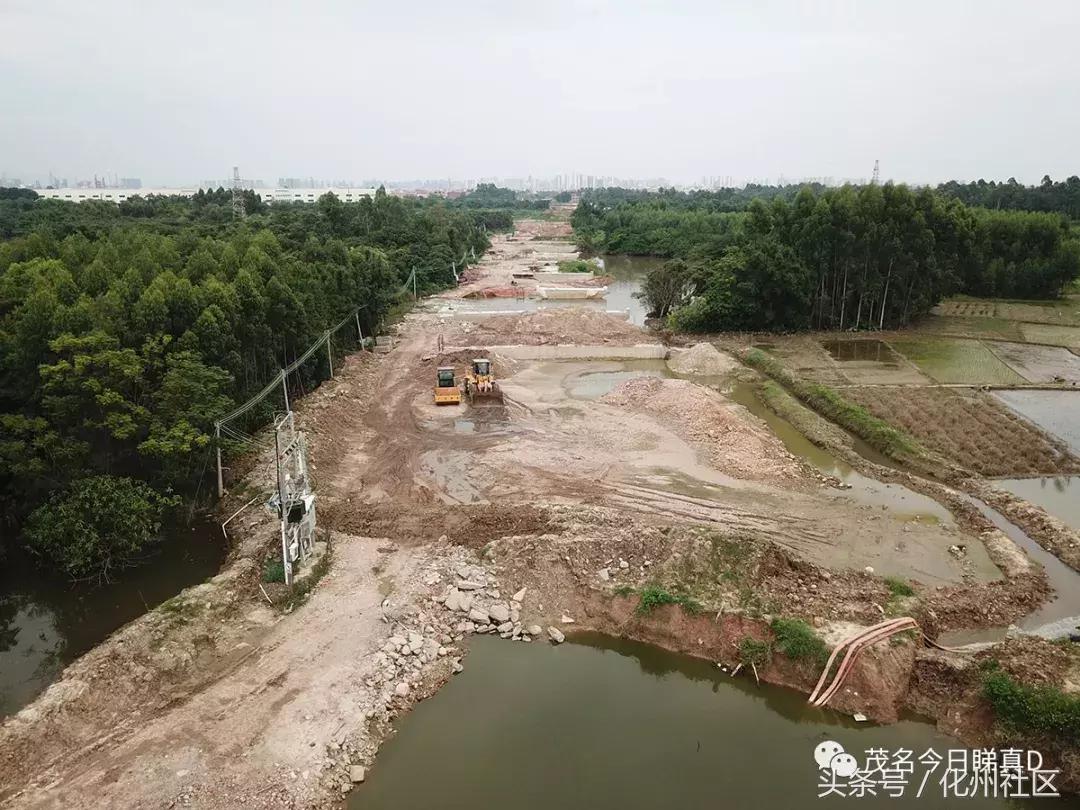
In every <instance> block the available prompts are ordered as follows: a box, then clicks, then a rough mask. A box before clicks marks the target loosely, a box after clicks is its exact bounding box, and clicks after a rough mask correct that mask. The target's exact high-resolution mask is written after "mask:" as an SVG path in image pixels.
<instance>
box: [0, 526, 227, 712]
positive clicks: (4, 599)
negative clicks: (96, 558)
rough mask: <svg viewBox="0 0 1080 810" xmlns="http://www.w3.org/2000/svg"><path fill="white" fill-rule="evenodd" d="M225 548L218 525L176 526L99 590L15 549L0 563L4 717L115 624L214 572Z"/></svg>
mask: <svg viewBox="0 0 1080 810" xmlns="http://www.w3.org/2000/svg"><path fill="white" fill-rule="evenodd" d="M227 550H228V549H227V546H226V544H225V539H224V537H223V535H222V533H221V527H220V526H219V525H218V524H216V523H200V524H196V525H195V526H194V527H179V528H176V529H174V530H173V531H172V532H171V533H170V534H169V535H168V537H167V538H166V539H165V541H164V542H163V543H162V545H161V548H160V549H159V551H158V552H157V554H156V555H155V556H154V557H153V558H152V559H151V560H149V561H148V562H147V563H146V564H145V565H143V566H142V567H140V568H134V569H130V570H127V571H122V572H120V574H119V576H120V579H119V580H118V581H117V582H115V583H113V584H111V585H105V586H102V587H100V588H95V587H90V586H73V585H70V584H68V583H66V582H64V581H62V580H61V581H57V580H55V579H51V578H49V577H47V576H45V575H44V574H43V573H42V572H41V571H40V570H38V569H37V568H35V567H34V566H33V564H32V563H31V561H30V560H28V559H26V558H25V557H22V556H19V555H17V554H13V555H12V557H10V558H9V559H8V560H7V561H6V564H5V565H4V566H3V567H2V568H0V717H2V716H5V715H8V714H12V713H14V712H16V711H18V710H19V709H21V708H22V707H23V706H25V705H26V704H27V703H29V702H30V701H31V700H33V699H34V698H35V697H36V696H37V695H38V694H39V693H40V692H41V691H42V690H44V689H45V687H47V686H48V685H49V684H50V683H52V682H53V681H54V680H56V678H57V677H58V676H59V674H60V673H61V671H63V668H64V667H65V666H67V664H69V663H71V661H73V660H74V659H75V658H77V657H79V656H80V655H82V654H83V653H85V652H86V651H87V650H89V649H90V648H91V647H93V646H94V645H96V644H98V643H100V642H101V641H103V640H104V639H105V638H106V637H107V636H108V635H109V634H110V633H112V632H113V631H114V630H116V629H118V628H119V627H121V626H123V625H124V624H126V623H128V622H129V621H131V620H132V619H135V618H137V617H138V616H141V615H142V614H143V613H145V612H146V611H147V610H148V609H150V608H153V607H155V606H157V605H159V604H161V603H162V602H164V601H165V600H166V599H169V598H170V597H172V596H175V595H176V594H177V593H179V592H180V591H181V590H183V589H184V588H186V587H188V586H189V585H194V584H196V583H199V582H203V581H204V580H206V579H207V578H209V577H211V576H213V575H214V574H216V573H217V572H218V570H219V568H220V567H221V563H222V561H223V560H224V559H225V554H226V552H227Z"/></svg>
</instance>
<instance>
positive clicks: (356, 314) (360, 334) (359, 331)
mask: <svg viewBox="0 0 1080 810" xmlns="http://www.w3.org/2000/svg"><path fill="white" fill-rule="evenodd" d="M353 316H354V317H355V318H356V334H357V337H359V339H360V348H361V349H362V348H364V330H363V329H361V328H360V312H359V310H358V311H356V312H354V313H353Z"/></svg>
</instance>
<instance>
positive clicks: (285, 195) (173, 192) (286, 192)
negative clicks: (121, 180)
mask: <svg viewBox="0 0 1080 810" xmlns="http://www.w3.org/2000/svg"><path fill="white" fill-rule="evenodd" d="M35 191H36V192H37V194H38V195H39V196H41V197H45V198H46V199H50V200H67V201H69V202H84V201H86V200H108V201H110V202H115V203H120V202H123V201H124V200H127V199H130V198H131V197H150V196H162V197H192V196H194V195H195V194H197V193H198V191H199V189H197V188H140V189H131V188H42V189H35ZM255 193H256V194H258V195H259V196H260V197H261V198H262V199H263V202H268V203H273V202H310V203H313V202H315V201H316V200H318V199H319V197H321V196H322V195H323V194H328V193H332V194H333V195H334V196H335V197H337V198H338V199H339V200H341V201H343V202H357V201H358V200H360V199H361V198H362V197H374V196H375V189H373V188H348V187H342V188H260V189H255Z"/></svg>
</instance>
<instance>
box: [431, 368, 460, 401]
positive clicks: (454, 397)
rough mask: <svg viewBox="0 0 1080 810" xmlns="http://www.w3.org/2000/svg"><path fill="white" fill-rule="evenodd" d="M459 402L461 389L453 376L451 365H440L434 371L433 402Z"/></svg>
mask: <svg viewBox="0 0 1080 810" xmlns="http://www.w3.org/2000/svg"><path fill="white" fill-rule="evenodd" d="M460 402H461V389H460V388H459V387H458V383H457V379H456V378H455V377H454V367H453V366H440V367H439V368H438V369H437V370H436V371H435V404H436V405H458V404H460Z"/></svg>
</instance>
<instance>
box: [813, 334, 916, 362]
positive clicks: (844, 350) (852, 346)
mask: <svg viewBox="0 0 1080 810" xmlns="http://www.w3.org/2000/svg"><path fill="white" fill-rule="evenodd" d="M821 345H822V347H823V348H824V349H825V351H827V352H828V353H829V354H830V355H832V358H833V359H834V360H839V361H841V362H855V361H866V360H869V361H873V362H875V363H886V364H890V365H899V364H900V362H901V358H900V356H899V355H898V354H897V353H896V352H894V351H893V350H892V348H890V346H889V344H887V343H885V342H884V341H881V340H865V339H857V340H826V341H824V342H823V343H822V344H821Z"/></svg>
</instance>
